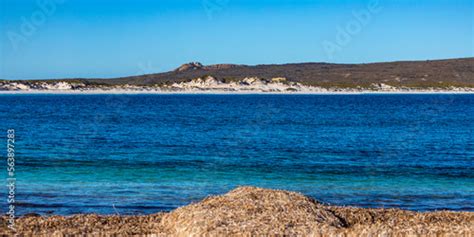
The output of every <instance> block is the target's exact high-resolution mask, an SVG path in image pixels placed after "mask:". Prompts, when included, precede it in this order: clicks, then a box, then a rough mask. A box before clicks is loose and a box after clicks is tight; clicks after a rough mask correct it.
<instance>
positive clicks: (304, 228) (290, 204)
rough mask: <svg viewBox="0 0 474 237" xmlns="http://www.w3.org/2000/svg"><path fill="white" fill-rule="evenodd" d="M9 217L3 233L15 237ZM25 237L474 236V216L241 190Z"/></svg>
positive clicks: (40, 225) (81, 218)
mask: <svg viewBox="0 0 474 237" xmlns="http://www.w3.org/2000/svg"><path fill="white" fill-rule="evenodd" d="M6 218H7V217H6V216H3V217H1V218H0V219H1V220H2V223H3V224H2V225H1V226H0V234H1V235H12V234H15V232H12V231H11V230H10V229H8V228H7V226H6V224H4V223H6V222H5V220H6ZM15 228H16V230H17V231H16V234H20V235H22V236H32V235H34V236H64V235H91V236H104V235H107V236H108V235H141V236H255V235H258V236H261V235H266V236H268V235H272V236H274V235H277V236H280V235H286V236H360V235H364V236H367V235H369V236H387V235H388V236H394V235H396V236H406V235H417V236H419V235H421V236H472V235H473V234H474V213H473V212H453V211H434V212H415V211H406V210H400V209H370V208H358V207H345V206H332V205H328V204H322V203H320V202H318V201H316V200H314V199H312V198H309V197H306V196H304V195H302V194H300V193H295V192H288V191H283V190H271V189H262V188H256V187H239V188H236V189H234V190H232V191H230V192H229V193H227V194H225V195H220V196H213V197H208V198H205V199H204V200H202V201H200V202H197V203H193V204H189V205H187V206H183V207H180V208H177V209H175V210H173V211H171V212H167V213H163V212H161V213H156V214H152V215H137V216H120V215H108V216H107V215H96V214H80V215H73V216H48V217H46V216H39V215H26V216H23V217H20V218H17V219H16V223H15Z"/></svg>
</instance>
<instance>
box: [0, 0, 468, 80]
mask: <svg viewBox="0 0 474 237" xmlns="http://www.w3.org/2000/svg"><path fill="white" fill-rule="evenodd" d="M473 2H474V0H391V1H384V0H380V1H378V3H377V1H361V0H354V1H348V0H346V1H342V0H311V1H310V0H292V1H291V0H272V1H270V0H258V1H257V0H187V1H184V0H165V1H163V0H162V1H160V0H128V1H126V0H0V32H1V40H0V43H1V45H0V60H1V61H0V78H3V79H41V78H70V77H117V76H127V75H136V74H143V73H153V72H162V71H168V70H171V69H173V68H175V67H177V66H179V65H180V64H182V63H185V62H189V61H199V62H202V63H203V64H215V63H238V64H251V65H253V64H271V63H293V62H321V61H326V62H337V63H365V62H377V61H397V60H426V59H442V58H457V57H473V55H474V39H473V31H474V29H473V28H474V26H473V25H474V17H473V14H474V13H473V11H474V6H473V5H474V4H473ZM354 12H355V13H356V14H355V15H354Z"/></svg>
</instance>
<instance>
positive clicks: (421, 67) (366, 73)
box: [69, 58, 474, 88]
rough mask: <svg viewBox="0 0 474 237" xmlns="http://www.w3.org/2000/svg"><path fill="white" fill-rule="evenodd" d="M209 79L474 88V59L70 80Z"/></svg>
mask: <svg viewBox="0 0 474 237" xmlns="http://www.w3.org/2000/svg"><path fill="white" fill-rule="evenodd" d="M206 75H210V76H213V77H215V78H217V79H221V80H227V81H228V80H241V79H243V78H245V77H259V78H265V79H271V78H275V77H285V78H287V79H288V80H289V81H294V82H300V83H302V84H306V85H312V86H321V87H344V88H351V87H357V86H361V87H366V86H369V85H371V84H373V83H384V84H387V85H391V86H405V87H446V86H459V87H474V58H462V59H446V60H432V61H403V62H387V63H369V64H330V63H296V64H283V65H256V66H247V65H235V64H217V65H209V66H204V65H202V64H201V63H198V62H193V63H187V64H183V65H182V66H180V67H178V68H177V69H176V70H173V71H170V72H165V73H156V74H148V75H141V76H129V77H121V78H115V79H69V80H80V81H83V82H85V83H87V84H103V85H120V84H130V85H154V84H170V83H173V82H182V81H189V80H191V79H194V78H198V77H203V76H206Z"/></svg>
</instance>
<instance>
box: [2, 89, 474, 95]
mask: <svg viewBox="0 0 474 237" xmlns="http://www.w3.org/2000/svg"><path fill="white" fill-rule="evenodd" d="M35 94H39V95H41V94H57V95H367V94H368V95H370V94H474V90H471V91H469V90H465V91H456V90H411V91H406V90H398V91H369V90H366V91H296V92H286V91H280V92H264V91H211V90H209V91H146V90H140V91H134V90H86V91H73V90H43V91H0V95H35Z"/></svg>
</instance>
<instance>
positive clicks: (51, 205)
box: [0, 94, 474, 215]
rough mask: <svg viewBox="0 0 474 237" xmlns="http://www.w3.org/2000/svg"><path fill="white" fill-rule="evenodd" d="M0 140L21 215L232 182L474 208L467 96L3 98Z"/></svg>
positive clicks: (106, 209)
mask: <svg viewBox="0 0 474 237" xmlns="http://www.w3.org/2000/svg"><path fill="white" fill-rule="evenodd" d="M0 129H1V130H0V131H1V132H0V134H2V135H1V136H0V142H1V145H0V148H1V149H3V150H1V151H0V154H1V155H2V157H3V158H2V160H3V161H2V162H3V164H2V165H1V166H2V167H4V168H2V169H1V170H2V171H1V175H2V176H1V177H4V178H5V179H6V178H7V172H6V167H7V164H6V154H7V150H6V142H7V129H15V134H16V143H15V155H16V156H15V157H16V164H15V168H16V172H15V175H16V178H17V180H16V194H15V197H16V201H17V203H16V209H17V214H20V215H21V214H25V213H32V212H34V213H40V214H73V213H102V214H113V213H116V212H119V213H120V214H140V213H154V212H158V211H164V210H171V209H174V208H176V207H179V206H182V205H185V204H189V203H190V202H193V201H198V200H201V199H202V198H204V197H206V196H207V195H211V194H222V193H225V192H227V191H229V190H231V189H233V188H235V187H237V186H239V185H255V186H261V187H268V188H278V189H288V190H293V191H298V192H302V193H304V194H306V195H310V196H312V197H314V198H316V199H318V200H319V201H322V202H326V203H331V204H338V205H354V206H362V207H396V208H403V209H410V210H420V211H427V210H437V209H449V210H466V211H474V95H449V94H446V95H0ZM4 183H6V181H5V182H4ZM7 192H8V189H7V187H6V186H5V185H2V186H1V188H0V194H1V196H2V197H3V198H2V199H1V201H0V205H1V210H2V212H3V213H5V212H6V211H7V210H8V206H7V202H6V200H7ZM114 207H115V209H114Z"/></svg>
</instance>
